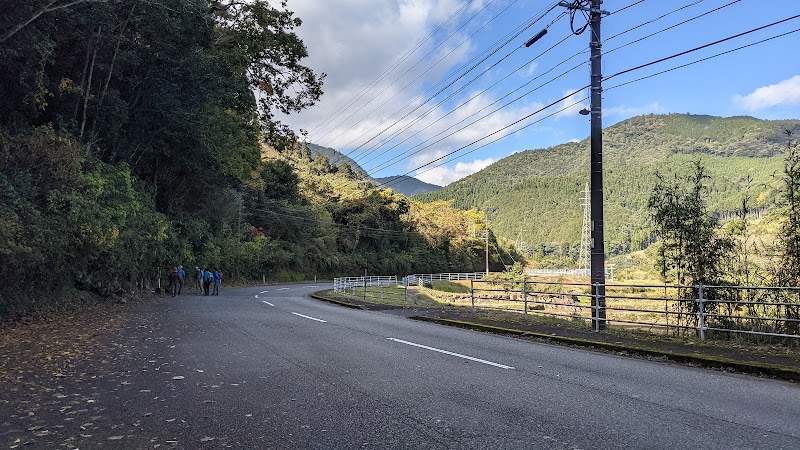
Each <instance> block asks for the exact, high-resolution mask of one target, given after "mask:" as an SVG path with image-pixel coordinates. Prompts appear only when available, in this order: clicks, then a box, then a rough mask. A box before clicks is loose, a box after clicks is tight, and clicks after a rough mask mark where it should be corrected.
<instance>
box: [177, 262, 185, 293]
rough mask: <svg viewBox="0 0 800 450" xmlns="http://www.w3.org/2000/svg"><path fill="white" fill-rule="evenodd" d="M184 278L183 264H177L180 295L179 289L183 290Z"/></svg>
mask: <svg viewBox="0 0 800 450" xmlns="http://www.w3.org/2000/svg"><path fill="white" fill-rule="evenodd" d="M184 278H186V272H185V271H184V270H183V266H180V265H179V266H178V295H181V291H182V290H183V279H184Z"/></svg>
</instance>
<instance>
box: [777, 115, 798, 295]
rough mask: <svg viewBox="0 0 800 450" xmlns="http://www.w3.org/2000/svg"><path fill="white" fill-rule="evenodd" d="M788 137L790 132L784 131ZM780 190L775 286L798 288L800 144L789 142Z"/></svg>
mask: <svg viewBox="0 0 800 450" xmlns="http://www.w3.org/2000/svg"><path fill="white" fill-rule="evenodd" d="M786 134H787V135H789V136H791V135H792V132H791V131H789V130H787V131H786ZM783 183H784V184H783V188H782V189H781V196H780V204H781V206H783V208H784V211H785V212H784V215H785V219H784V222H783V225H782V226H781V231H780V234H779V236H778V238H779V241H780V245H781V248H782V250H783V251H782V253H781V263H780V269H779V270H778V274H777V280H776V281H777V283H778V284H779V285H780V286H798V285H800V144H798V142H797V141H794V140H793V141H790V142H789V143H788V144H787V152H786V159H785V160H784V168H783Z"/></svg>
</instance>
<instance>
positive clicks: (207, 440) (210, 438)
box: [200, 436, 214, 442]
mask: <svg viewBox="0 0 800 450" xmlns="http://www.w3.org/2000/svg"><path fill="white" fill-rule="evenodd" d="M213 440H214V438H212V437H208V436H206V437H204V438H202V439H200V442H209V441H213Z"/></svg>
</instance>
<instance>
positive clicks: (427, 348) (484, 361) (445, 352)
mask: <svg viewBox="0 0 800 450" xmlns="http://www.w3.org/2000/svg"><path fill="white" fill-rule="evenodd" d="M386 339H388V340H390V341H394V342H399V343H401V344H406V345H413V346H414V347H419V348H424V349H426V350H431V351H434V352H439V353H444V354H445V355H450V356H457V357H459V358H464V359H468V360H470V361H475V362H479V363H483V364H488V365H490V366H495V367H499V368H501V369H513V367H511V366H507V365H505V364H498V363H495V362H491V361H486V360H485V359H478V358H473V357H472V356H467V355H462V354H460V353H453V352H448V351H447V350H442V349H439V348H435V347H428V346H427V345H422V344H415V343H413V342H408V341H404V340H402V339H395V338H386Z"/></svg>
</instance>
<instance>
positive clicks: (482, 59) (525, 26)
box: [348, 5, 557, 156]
mask: <svg viewBox="0 0 800 450" xmlns="http://www.w3.org/2000/svg"><path fill="white" fill-rule="evenodd" d="M555 6H557V5H554V6H552V7H551V8H550V9H549V10H548V11H546V12H545V13H543V14H542V15H540V16H539V17H538V18H536V19H534V20H532V21H530V22H528V23H527V24H523V25H521V26H519V27H517V30H515V31H513V32H511V33H508V34H506V37H508V36H510V37H508V38H507V39H506V37H504V38H503V39H505V41H504V42H502V44H500V43H499V42H501V41H502V39H501V40H500V41H498V43H496V44H494V45H493V46H491V47H489V48H488V49H487V50H485V51H484V52H482V53H481V54H479V55H478V56H476V57H475V58H473V59H472V60H471V61H469V62H468V63H466V64H464V65H462V66H461V67H460V68H459V69H458V70H456V71H455V72H454V75H455V74H458V73H459V72H461V71H462V70H463V69H464V67H466V66H468V65H470V64H472V65H471V66H470V67H469V68H468V69H466V70H465V71H463V72H461V73H460V75H458V76H457V77H456V78H455V79H454V80H452V81H451V82H450V83H448V84H447V85H446V86H444V87H443V88H441V89H439V90H438V91H437V92H436V93H435V94H433V95H431V96H429V97H428V98H427V99H426V100H425V101H423V102H422V103H419V104H418V105H417V106H416V107H415V108H414V109H413V110H411V111H410V112H408V113H406V114H405V115H404V116H403V117H401V118H400V119H397V120H396V121H394V122H393V123H392V124H391V125H389V126H387V127H385V128H384V129H383V130H381V131H379V132H378V133H377V134H375V135H374V136H372V137H371V138H369V139H367V141H365V142H364V143H362V144H361V145H359V146H357V147H356V148H354V149H352V150H351V151H349V152H348V156H349V155H351V154H353V153H354V152H356V151H357V150H358V149H360V148H362V147H364V146H365V145H367V144H368V143H369V142H371V141H373V140H375V139H376V138H378V137H379V136H381V135H382V134H384V133H386V132H387V131H388V130H390V129H391V128H392V127H394V126H395V125H397V124H398V123H400V121H402V120H403V119H405V118H406V117H408V116H409V115H411V114H413V113H414V112H415V111H417V110H418V109H419V108H421V107H422V106H423V105H424V104H426V103H428V102H430V101H431V100H432V99H434V98H436V97H437V96H438V95H439V94H441V93H442V92H444V91H445V90H446V89H447V88H449V87H450V86H452V85H453V84H455V83H456V82H458V81H459V80H460V79H461V78H463V77H465V76H466V75H467V74H469V73H470V72H472V71H473V70H474V69H476V68H477V67H479V66H480V65H481V64H482V63H483V62H485V61H486V60H488V59H489V58H490V57H492V56H493V55H494V54H495V53H497V52H498V51H500V49H502V48H503V47H505V46H506V45H508V44H509V43H510V42H511V41H513V40H514V39H516V38H517V37H519V35H520V34H522V33H523V32H524V31H525V30H527V29H528V28H530V27H531V26H533V25H534V24H535V23H536V22H538V21H539V20H541V18H543V17H544V16H545V15H547V13H549V12H550V11H552V10H553V9H555ZM492 48H494V49H492ZM514 51H516V49H515V50H514ZM512 53H513V51H512ZM483 54H486V55H485V56H482V55H483ZM479 58H480V60H479V61H477V62H474V61H476V60H477V59H479ZM473 62H474V63H473ZM446 79H447V78H445V79H443V80H442V81H440V82H439V83H437V85H436V86H434V87H433V88H431V89H430V90H429V91H428V92H431V91H432V90H433V89H436V88H437V87H438V86H440V85H441V84H442V83H443V82H444V81H445V80H446ZM411 104H413V102H411ZM407 106H408V104H407ZM405 108H406V107H405V106H404V107H402V108H400V109H399V110H397V111H396V112H395V113H394V114H392V117H393V116H395V115H397V114H398V113H400V112H401V111H402V110H403V109H405Z"/></svg>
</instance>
